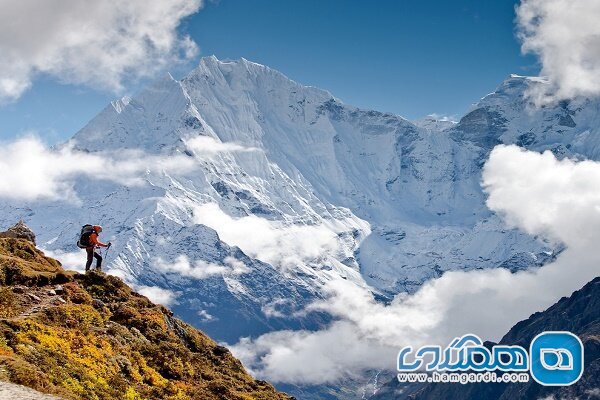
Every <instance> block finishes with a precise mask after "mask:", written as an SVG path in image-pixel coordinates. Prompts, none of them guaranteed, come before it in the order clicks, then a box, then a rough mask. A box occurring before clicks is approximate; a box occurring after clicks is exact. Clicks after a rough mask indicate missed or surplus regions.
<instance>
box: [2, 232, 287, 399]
mask: <svg viewBox="0 0 600 400" xmlns="http://www.w3.org/2000/svg"><path fill="white" fill-rule="evenodd" d="M57 285H58V286H57ZM0 379H5V380H10V381H12V382H15V383H19V384H22V385H25V386H29V387H31V388H34V389H36V390H39V391H42V392H46V393H51V394H56V395H59V396H62V397H64V398H66V399H94V400H95V399H98V400H100V399H106V400H109V399H110V400H114V399H127V400H134V399H140V400H141V399H172V400H176V399H177V400H184V399H202V400H205V399H206V400H210V399H239V400H250V399H257V400H258V399H289V396H287V395H285V394H282V393H279V392H277V391H276V390H275V389H274V388H273V387H272V386H271V385H269V384H268V383H266V382H263V381H259V380H255V379H253V378H252V377H251V376H249V375H248V374H247V373H246V371H245V370H244V367H243V366H242V364H241V363H240V362H239V361H238V360H237V359H235V358H234V357H233V356H232V355H231V353H230V352H229V351H228V350H227V349H226V348H224V347H222V346H219V345H218V344H217V343H215V342H214V341H213V340H211V339H210V338H209V337H207V336H206V335H204V334H203V333H202V332H200V331H198V330H196V329H194V328H192V327H191V326H189V325H187V324H185V323H183V322H182V321H180V320H178V319H176V318H174V317H173V315H172V313H171V312H170V311H169V310H167V309H166V308H164V307H162V306H159V305H155V304H153V303H152V302H150V301H149V300H148V299H147V298H145V297H143V296H141V295H139V294H137V293H135V292H133V291H132V290H131V289H130V288H129V287H128V286H127V285H125V284H124V283H123V282H122V281H121V280H120V279H118V278H116V277H113V276H107V275H104V274H97V273H91V274H87V275H82V274H77V273H74V272H69V271H64V270H63V269H62V267H61V266H60V263H59V262H57V261H56V260H52V259H50V258H47V257H45V256H44V255H43V253H42V252H40V251H39V250H37V249H36V248H35V247H34V245H33V244H31V243H30V242H28V241H26V240H23V239H10V238H0Z"/></svg>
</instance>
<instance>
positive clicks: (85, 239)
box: [77, 224, 94, 249]
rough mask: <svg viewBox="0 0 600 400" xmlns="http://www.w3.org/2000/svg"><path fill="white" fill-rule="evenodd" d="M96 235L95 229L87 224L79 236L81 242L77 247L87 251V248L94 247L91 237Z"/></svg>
mask: <svg viewBox="0 0 600 400" xmlns="http://www.w3.org/2000/svg"><path fill="white" fill-rule="evenodd" d="M92 233H94V227H93V226H92V225H90V224H86V225H84V226H82V227H81V234H80V235H79V240H78V241H77V247H79V248H81V249H85V248H86V247H90V246H92V244H91V243H90V235H91V234H92Z"/></svg>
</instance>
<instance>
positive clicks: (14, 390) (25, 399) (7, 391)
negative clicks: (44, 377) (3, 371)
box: [0, 381, 60, 400]
mask: <svg viewBox="0 0 600 400" xmlns="http://www.w3.org/2000/svg"><path fill="white" fill-rule="evenodd" d="M0 399H2V400H5V399H6V400H60V397H55V396H50V395H48V394H44V393H40V392H37V391H35V390H33V389H30V388H28V387H25V386H21V385H15V384H14V383H9V382H2V381H0Z"/></svg>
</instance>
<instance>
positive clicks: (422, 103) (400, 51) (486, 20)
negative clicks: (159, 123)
mask: <svg viewBox="0 0 600 400" xmlns="http://www.w3.org/2000/svg"><path fill="white" fill-rule="evenodd" d="M516 3H517V2H516V1H512V0H494V1H491V0H490V1H484V0H473V1H466V0H465V1H452V2H450V1H431V0H429V1H424V0H422V1H416V0H410V1H391V0H390V1H375V2H367V1H341V0H327V1H318V0H302V1H291V0H288V1H267V0H253V1H247V0H220V1H214V2H208V3H207V4H206V5H205V6H204V8H203V9H202V10H200V11H199V12H198V13H197V14H195V15H193V16H191V17H189V18H187V19H185V20H184V23H183V24H182V26H181V27H180V31H181V32H182V33H187V34H189V35H190V36H191V37H192V39H194V41H195V42H196V43H197V44H198V46H199V47H200V54H199V56H198V57H196V58H194V59H193V60H192V61H190V62H189V63H188V64H186V65H180V66H177V67H173V68H171V70H172V72H173V74H174V76H176V77H181V76H182V75H183V74H184V73H185V72H186V71H187V70H189V69H191V68H193V65H194V64H195V63H196V62H197V61H198V58H199V57H200V56H206V55H211V54H215V55H216V56H217V57H219V58H221V59H226V58H230V59H237V58H240V57H245V58H247V59H249V60H252V61H255V62H259V63H262V64H266V65H268V66H271V67H273V68H275V69H278V70H280V71H281V72H283V73H284V74H286V75H287V76H289V77H290V78H292V79H294V80H296V81H299V82H301V83H303V84H307V85H313V86H318V87H321V88H323V89H327V90H329V91H330V92H332V93H333V94H334V95H335V96H337V97H339V98H340V99H342V100H343V101H345V102H346V103H349V104H353V105H356V106H359V107H364V108H373V109H377V110H380V111H390V112H394V113H397V114H400V115H402V116H405V117H407V118H409V119H413V118H418V117H421V116H424V115H427V114H429V113H437V114H440V115H452V116H460V115H462V114H463V113H464V112H465V111H466V110H467V109H468V107H469V105H470V104H471V103H472V102H474V101H476V100H477V99H479V98H480V97H482V96H484V95H485V94H487V93H489V92H490V91H492V90H493V89H494V87H495V86H497V85H498V84H499V83H500V82H501V81H502V80H503V79H504V78H505V77H506V76H507V75H508V74H510V73H518V74H523V75H536V74H537V73H538V72H539V67H538V66H537V64H536V60H535V58H534V57H533V56H526V57H524V56H522V55H521V54H520V44H519V43H518V41H517V39H516V38H515V33H514V29H515V28H514V7H515V4H516ZM145 83H147V82H146V81H142V82H130V83H129V84H128V85H126V89H125V91H124V92H123V93H114V92H110V91H103V90H98V89H96V90H94V89H90V88H87V87H85V86H80V85H70V84H61V83H60V82H59V81H57V79H55V78H53V77H50V76H42V77H40V78H39V79H37V80H36V81H35V82H34V85H33V87H32V89H30V90H29V91H27V92H25V94H24V95H23V96H22V97H20V98H19V99H18V100H16V101H15V102H12V103H10V104H5V105H3V106H0V121H1V122H0V139H9V138H12V137H15V136H21V135H24V134H25V133H27V132H30V131H35V132H37V134H38V135H40V136H42V137H43V138H44V139H45V140H46V141H47V142H49V143H56V142H59V141H61V140H64V139H66V138H68V137H70V136H71V135H72V134H73V133H75V132H76V131H77V130H78V129H79V128H81V127H82V126H83V125H85V123H86V122H87V121H88V120H89V119H91V118H92V117H93V116H94V115H96V114H97V113H98V112H99V111H100V110H101V109H102V108H103V107H105V106H106V104H107V103H108V102H109V101H110V100H112V99H114V98H116V97H118V96H120V95H122V94H131V93H135V91H137V90H139V89H140V87H141V86H143V85H144V84H145Z"/></svg>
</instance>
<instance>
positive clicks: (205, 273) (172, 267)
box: [154, 254, 250, 279]
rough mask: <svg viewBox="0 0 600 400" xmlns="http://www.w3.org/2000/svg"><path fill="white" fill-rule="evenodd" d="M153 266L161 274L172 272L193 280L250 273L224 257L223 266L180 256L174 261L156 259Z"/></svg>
mask: <svg viewBox="0 0 600 400" xmlns="http://www.w3.org/2000/svg"><path fill="white" fill-rule="evenodd" d="M154 265H155V266H156V268H157V269H159V270H161V271H163V272H172V273H176V274H179V275H182V276H187V277H190V278H195V279H206V278H210V277H211V276H216V275H229V274H233V275H241V274H245V273H248V272H250V268H248V267H247V266H246V265H245V264H244V263H243V262H242V261H240V260H237V259H235V258H234V257H225V259H224V265H221V264H216V263H212V262H207V261H204V260H195V261H194V262H190V259H189V258H188V257H187V256H186V255H183V254H182V255H179V256H178V257H177V258H176V259H175V260H174V261H165V260H163V259H162V258H158V259H156V261H155V263H154Z"/></svg>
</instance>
